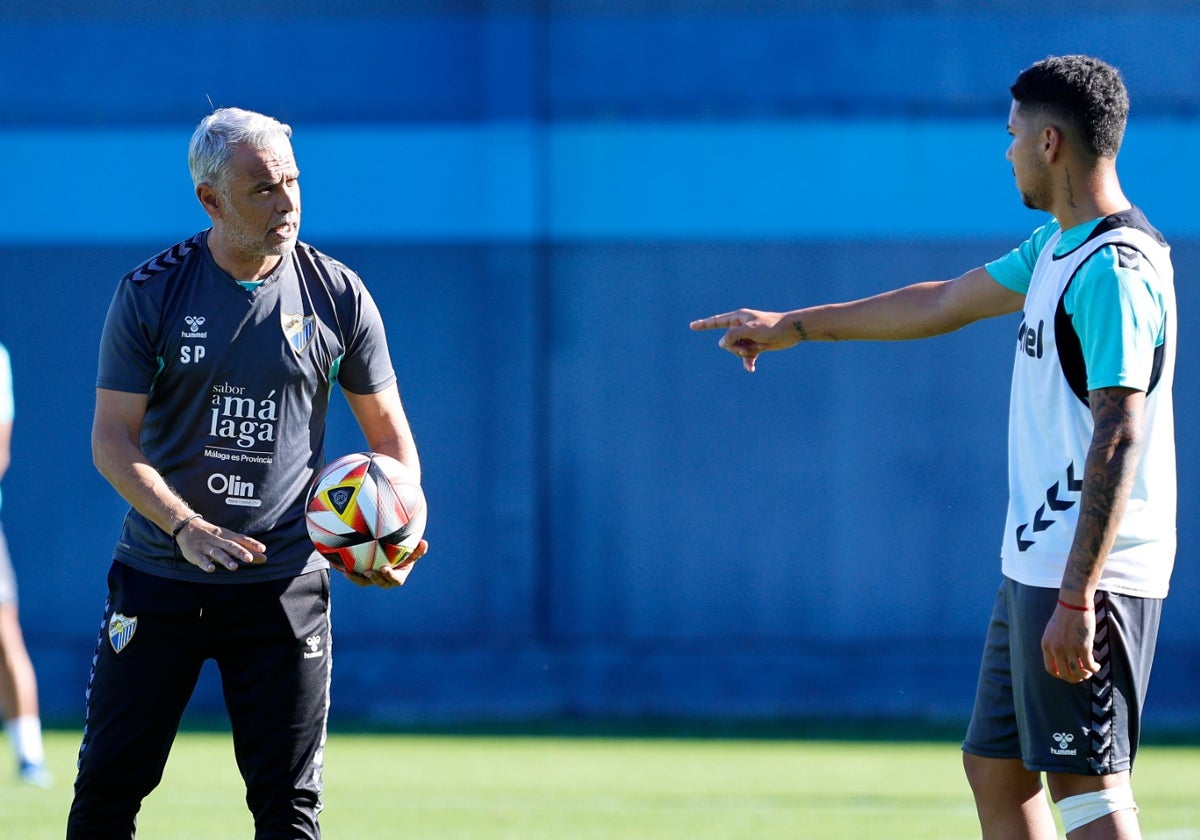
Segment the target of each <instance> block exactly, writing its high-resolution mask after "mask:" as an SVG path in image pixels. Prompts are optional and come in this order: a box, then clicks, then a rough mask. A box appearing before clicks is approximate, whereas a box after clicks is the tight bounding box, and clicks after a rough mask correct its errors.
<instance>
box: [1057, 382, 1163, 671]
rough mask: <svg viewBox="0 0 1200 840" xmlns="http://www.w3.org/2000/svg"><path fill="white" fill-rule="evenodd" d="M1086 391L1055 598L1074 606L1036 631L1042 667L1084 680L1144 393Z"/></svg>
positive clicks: (1092, 665) (1091, 667)
mask: <svg viewBox="0 0 1200 840" xmlns="http://www.w3.org/2000/svg"><path fill="white" fill-rule="evenodd" d="M1088 396H1089V402H1090V403H1091V407H1092V420H1093V422H1094V424H1095V427H1094V429H1093V431H1092V442H1091V446H1090V448H1089V449H1088V454H1087V462H1086V466H1085V471H1084V480H1083V495H1082V497H1081V498H1080V502H1079V504H1080V511H1079V524H1078V526H1076V529H1075V539H1074V542H1073V543H1072V545H1071V553H1070V555H1069V556H1068V557H1067V568H1066V570H1065V571H1064V572H1063V579H1062V586H1061V588H1060V589H1059V599H1060V601H1061V602H1063V603H1065V604H1069V605H1071V606H1074V607H1076V609H1071V608H1070V607H1069V606H1063V605H1062V604H1061V603H1060V605H1059V606H1058V608H1057V609H1056V610H1055V612H1054V615H1053V617H1051V619H1050V622H1049V624H1047V625H1046V631H1045V633H1044V634H1043V636H1042V654H1043V656H1044V657H1045V661H1046V670H1047V671H1049V672H1050V673H1051V674H1054V675H1055V676H1057V677H1061V678H1062V679H1064V680H1067V681H1068V682H1079V681H1080V680H1084V679H1087V678H1088V677H1090V676H1092V675H1093V674H1094V673H1095V672H1096V669H1097V668H1098V667H1099V666H1098V664H1097V663H1096V661H1095V659H1094V658H1093V656H1092V640H1093V638H1094V635H1095V631H1096V616H1095V612H1094V611H1093V610H1092V609H1091V608H1092V605H1093V597H1094V596H1095V594H1096V587H1097V586H1098V584H1099V582H1100V573H1101V572H1102V571H1103V570H1104V563H1105V561H1106V560H1107V559H1108V553H1109V551H1111V550H1112V546H1113V542H1114V540H1115V539H1116V535H1117V528H1118V526H1119V525H1120V523H1121V517H1122V516H1123V515H1124V513H1125V505H1126V503H1127V502H1128V501H1129V492H1130V489H1131V488H1132V486H1133V478H1134V474H1135V473H1136V472H1137V465H1138V459H1139V458H1140V457H1141V451H1142V441H1143V432H1142V428H1143V422H1142V421H1143V412H1144V409H1145V406H1146V395H1145V393H1143V392H1142V391H1135V390H1132V389H1130V388H1101V389H1099V390H1095V391H1091V392H1090V393H1089V395H1088ZM1080 608H1087V609H1080Z"/></svg>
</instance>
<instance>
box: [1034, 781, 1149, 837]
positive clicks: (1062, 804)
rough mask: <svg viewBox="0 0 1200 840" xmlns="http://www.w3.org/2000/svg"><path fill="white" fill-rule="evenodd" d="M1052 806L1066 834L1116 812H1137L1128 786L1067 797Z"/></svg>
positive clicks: (1131, 790)
mask: <svg viewBox="0 0 1200 840" xmlns="http://www.w3.org/2000/svg"><path fill="white" fill-rule="evenodd" d="M1054 804H1056V805H1057V806H1058V813H1059V814H1061V815H1062V821H1063V826H1064V827H1065V828H1066V829H1067V832H1068V833H1070V832H1072V831H1074V830H1075V829H1077V828H1079V827H1080V826H1081V825H1087V824H1088V823H1090V822H1095V821H1096V820H1098V819H1100V818H1101V817H1105V816H1108V815H1109V814H1114V813H1116V812H1117V811H1124V810H1127V809H1129V808H1132V809H1133V810H1134V811H1136V810H1137V803H1136V802H1134V801H1133V788H1132V787H1130V786H1129V785H1122V786H1121V787H1114V788H1105V789H1104V790H1097V791H1094V792H1092V793H1081V794H1079V795H1078V796H1068V797H1066V798H1064V799H1060V800H1058V802H1056V803H1054Z"/></svg>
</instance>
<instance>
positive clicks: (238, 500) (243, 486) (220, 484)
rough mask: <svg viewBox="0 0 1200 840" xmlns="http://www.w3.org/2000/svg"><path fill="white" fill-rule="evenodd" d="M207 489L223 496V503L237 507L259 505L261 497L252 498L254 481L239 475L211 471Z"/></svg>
mask: <svg viewBox="0 0 1200 840" xmlns="http://www.w3.org/2000/svg"><path fill="white" fill-rule="evenodd" d="M208 489H209V491H210V492H212V493H216V494H217V495H218V496H224V497H225V504H227V505H236V506H238V507H259V506H260V505H261V504H262V500H261V499H256V498H254V483H253V482H250V481H243V480H242V477H241V476H240V475H222V474H221V473H213V474H212V475H210V476H209V477H208Z"/></svg>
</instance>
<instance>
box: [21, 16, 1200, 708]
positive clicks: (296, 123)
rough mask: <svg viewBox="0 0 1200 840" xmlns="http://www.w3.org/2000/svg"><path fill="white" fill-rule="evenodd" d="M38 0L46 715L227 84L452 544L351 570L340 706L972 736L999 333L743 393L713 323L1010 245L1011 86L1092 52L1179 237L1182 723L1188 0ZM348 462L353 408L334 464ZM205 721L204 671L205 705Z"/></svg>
mask: <svg viewBox="0 0 1200 840" xmlns="http://www.w3.org/2000/svg"><path fill="white" fill-rule="evenodd" d="M23 5H25V6H28V8H23V9H19V10H14V9H13V8H12V7H11V6H9V5H4V6H0V185H3V186H2V187H0V341H3V342H4V343H6V344H7V345H8V346H9V348H10V350H11V353H12V357H13V362H14V366H15V376H16V398H17V412H18V416H17V424H16V429H15V440H14V460H13V465H12V468H11V470H10V472H9V474H8V475H7V476H6V478H5V484H4V489H5V494H4V500H5V506H4V510H3V517H4V525H5V529H6V531H7V533H8V537H9V540H10V543H11V548H12V552H13V555H14V558H15V562H16V565H17V569H18V574H19V577H20V582H21V599H22V600H21V610H22V616H23V623H24V626H25V630H26V634H27V638H28V642H29V645H30V648H31V651H32V654H33V656H34V659H35V663H36V665H37V668H38V672H39V677H40V680H41V690H42V703H43V707H44V710H45V713H46V715H47V717H50V718H52V719H58V720H62V721H65V722H67V723H70V724H74V723H75V722H77V721H78V720H79V719H80V718H81V715H82V709H83V686H84V683H85V680H86V676H87V669H88V665H89V662H90V658H91V650H92V646H93V644H94V640H95V638H96V633H97V629H98V626H99V620H100V616H101V610H102V607H103V601H104V576H105V572H106V569H107V566H108V563H109V558H110V553H109V552H110V549H111V545H112V543H113V541H114V539H115V537H116V533H117V529H118V526H119V523H120V520H121V517H122V515H123V513H124V510H125V505H124V503H123V502H122V501H121V500H120V499H119V498H118V497H117V496H116V494H115V493H114V492H113V491H112V490H111V489H110V488H109V487H108V485H107V484H106V483H105V482H104V481H103V480H102V479H100V477H99V476H98V475H97V474H96V472H95V470H94V469H93V467H92V465H91V459H90V452H89V446H88V434H89V427H90V422H91V409H92V400H93V387H94V375H95V356H96V349H95V348H96V342H97V339H98V335H99V331H100V326H101V323H102V320H103V316H104V312H105V309H106V307H107V304H108V300H109V297H110V295H111V293H112V290H113V287H114V285H115V284H116V282H117V280H118V278H119V277H120V276H121V275H122V274H124V273H125V272H126V271H127V270H129V269H130V268H131V267H133V266H135V265H137V264H138V263H140V262H141V261H142V260H143V259H145V258H146V257H148V256H150V255H152V254H153V253H156V252H157V251H158V250H160V249H162V248H163V247H165V246H167V245H169V244H171V243H173V242H175V241H178V240H180V239H183V238H185V237H187V236H189V235H190V234H192V233H193V232H195V231H196V230H198V229H201V228H202V227H204V226H205V225H206V223H207V220H206V217H204V215H203V214H202V213H201V211H200V209H199V206H198V205H197V203H196V201H195V199H194V197H193V194H192V190H191V184H190V180H189V178H188V174H187V169H186V144H187V140H188V137H189V136H190V133H191V130H192V128H193V126H194V125H195V123H196V122H197V121H198V120H199V119H200V117H201V116H203V115H204V113H206V112H207V111H208V110H209V108H210V103H211V104H215V105H239V106H243V107H249V108H255V109H258V110H262V111H265V112H267V113H271V114H273V115H275V116H278V117H280V118H281V119H283V120H285V121H287V122H290V123H291V124H292V125H293V127H294V129H295V136H294V145H295V148H296V152H297V155H298V159H299V162H300V166H301V169H302V172H303V176H302V183H303V186H304V200H305V213H304V225H303V231H302V237H303V238H304V239H305V240H306V241H308V242H311V243H312V244H314V245H316V246H317V247H319V248H321V249H322V250H324V251H326V252H328V253H331V254H333V255H334V256H337V257H338V258H340V259H342V260H344V261H345V262H347V263H348V264H349V265H351V266H352V267H354V268H355V269H356V270H358V271H359V273H360V274H362V276H363V277H364V278H365V279H366V281H367V283H368V284H369V285H370V287H371V289H372V290H373V292H374V294H375V296H376V298H377V299H378V301H379V303H380V305H381V308H382V309H383V311H384V313H385V317H386V318H387V319H388V322H389V324H390V340H391V343H392V351H393V355H394V358H395V359H396V361H397V365H398V368H399V375H400V380H401V387H402V393H403V395H404V398H405V401H406V405H407V408H408V411H409V414H410V417H411V420H412V424H413V426H414V430H415V432H416V435H417V438H418V442H419V444H420V446H421V450H422V457H423V462H424V466H425V474H426V479H425V481H426V492H427V495H428V497H429V500H430V505H431V519H430V527H429V532H428V536H429V539H430V542H431V544H432V549H431V553H430V555H429V557H428V558H427V559H426V560H423V561H422V562H421V563H420V564H419V566H418V569H417V571H416V572H415V573H414V575H413V577H412V578H411V580H410V583H409V585H408V586H406V587H405V588H404V589H403V590H401V591H399V592H387V593H385V592H375V591H361V590H358V589H357V588H355V587H353V586H350V585H349V584H344V585H341V586H338V587H337V592H336V593H335V598H336V601H335V628H336V640H337V648H336V650H337V653H336V658H337V669H336V674H337V676H336V683H335V691H334V714H335V720H343V721H350V720H358V721H365V722H388V723H418V724H420V723H431V722H432V723H461V722H472V721H496V720H527V719H535V718H611V717H623V718H647V717H659V718H679V717H690V718H696V719H712V718H733V719H764V720H776V719H786V718H794V717H800V716H816V715H821V716H824V715H842V716H849V717H893V718H919V719H929V720H938V721H945V720H951V721H958V720H962V719H963V718H965V716H966V715H967V713H968V712H969V707H970V699H971V696H972V692H973V688H974V681H975V673H976V662H977V656H978V650H979V647H980V644H981V641H982V635H983V630H984V626H985V623H986V620H987V617H988V614H989V612H990V607H991V602H992V597H993V593H994V591H995V588H996V586H997V584H998V582H999V560H998V551H999V543H1000V536H1001V528H1002V526H1003V518H1004V504H1005V487H1004V484H1005V476H1004V465H1005V460H1004V452H1003V448H1004V442H1005V428H1004V427H1005V419H1006V401H1007V388H1008V377H1009V365H1010V361H1011V353H1012V340H1013V336H1014V334H1015V332H1016V329H1017V325H1018V322H1019V317H1017V316H1014V317H1013V318H1012V319H1000V320H997V321H995V322H989V323H984V324H978V325H975V326H973V327H971V328H969V329H966V330H963V331H961V332H959V333H956V334H953V335H950V336H945V337H942V338H937V339H932V340H929V341H925V342H916V343H907V344H873V343H862V344H845V345H837V346H834V345H817V346H810V347H804V348H800V349H797V350H795V351H792V352H790V353H787V354H780V355H777V356H774V357H771V358H767V359H764V360H763V361H762V362H761V365H760V371H759V373H757V374H756V375H754V376H748V375H746V374H745V373H744V372H742V370H741V368H740V365H739V364H738V363H737V361H736V360H734V359H733V358H732V357H730V356H728V355H727V354H725V353H723V352H721V351H719V350H718V349H717V348H716V347H715V342H716V339H717V336H716V335H715V334H714V335H696V334H692V333H690V332H689V331H688V329H687V324H688V322H689V321H690V320H691V319H693V318H695V317H698V316H702V315H707V314H711V313H713V312H718V311H724V310H727V309H731V308H735V307H737V306H743V305H745V306H757V307H762V308H790V307H793V306H798V305H801V304H804V303H815V302H821V301H825V300H830V299H843V298H849V297H856V296H862V295H866V294H870V293H873V292H876V291H880V290H882V289H885V288H889V287H892V286H894V285H897V284H900V283H905V282H910V281H915V280H920V279H929V278H945V277H951V276H955V275H957V274H959V273H961V272H962V271H965V270H967V269H969V268H971V267H974V266H976V265H979V264H981V263H982V262H984V261H986V260H988V259H991V258H994V257H996V256H998V255H1000V254H1002V253H1004V252H1005V251H1007V250H1008V249H1010V248H1012V247H1014V246H1015V245H1017V244H1018V243H1019V242H1020V241H1022V240H1023V239H1024V238H1025V237H1026V236H1027V235H1028V233H1029V232H1030V231H1031V230H1032V229H1033V228H1034V227H1036V226H1037V225H1039V224H1041V222H1042V221H1043V217H1041V216H1039V215H1038V214H1036V213H1032V212H1031V211H1028V210H1026V209H1024V208H1023V207H1022V206H1021V203H1020V201H1019V199H1018V197H1017V195H1016V192H1015V189H1014V187H1013V183H1012V175H1011V170H1010V166H1009V165H1008V163H1007V162H1006V161H1005V160H1004V153H1005V149H1006V148H1007V145H1008V137H1007V135H1006V133H1005V122H1006V117H1007V111H1008V104H1009V97H1008V93H1007V90H1008V85H1009V84H1010V83H1011V81H1012V79H1013V78H1014V77H1015V75H1016V73H1017V72H1019V71H1020V70H1021V69H1022V68H1023V67H1025V66H1026V65H1028V64H1029V63H1031V62H1032V61H1035V60H1037V59H1039V58H1042V57H1044V56H1045V55H1048V54H1051V53H1063V52H1090V53H1094V54H1097V55H1100V56H1102V57H1104V58H1106V59H1107V60H1109V61H1112V62H1113V63H1115V64H1117V65H1118V66H1120V67H1121V68H1122V69H1123V71H1124V73H1125V76H1126V80H1127V82H1128V84H1129V87H1130V91H1131V95H1132V99H1133V115H1132V123H1131V126H1130V130H1129V132H1128V135H1127V139H1126V146H1125V150H1124V151H1123V152H1122V156H1121V160H1120V170H1121V173H1122V177H1123V180H1124V182H1125V186H1126V191H1127V192H1128V193H1129V194H1130V195H1131V197H1132V198H1133V199H1134V200H1135V201H1136V202H1137V203H1138V204H1140V205H1141V206H1142V207H1143V208H1144V209H1145V210H1146V211H1147V213H1148V214H1149V215H1150V217H1151V218H1152V219H1153V220H1154V221H1155V222H1156V223H1157V225H1158V226H1159V227H1160V228H1161V229H1162V230H1163V231H1164V233H1165V234H1166V235H1167V236H1168V238H1169V239H1170V240H1171V241H1172V243H1173V244H1174V246H1175V258H1176V269H1177V273H1178V286H1179V300H1180V307H1181V310H1182V318H1183V331H1182V333H1183V335H1182V341H1181V354H1180V359H1179V370H1178V384H1177V401H1178V413H1179V419H1180V422H1179V451H1180V487H1181V500H1180V501H1181V506H1180V555H1179V563H1178V566H1177V572H1176V577H1175V585H1174V590H1173V593H1172V597H1171V598H1170V599H1169V600H1168V605H1167V609H1166V613H1165V618H1164V626H1163V632H1162V643H1161V648H1160V650H1161V654H1160V659H1159V663H1158V665H1157V669H1156V675H1155V682H1154V685H1153V689H1152V692H1151V697H1150V701H1149V708H1148V715H1149V722H1150V725H1151V726H1155V725H1158V726H1163V727H1166V726H1194V725H1195V724H1197V723H1200V711H1198V710H1197V707H1196V705H1195V703H1194V698H1195V696H1196V693H1197V691H1200V635H1198V631H1197V630H1196V627H1195V623H1194V622H1191V621H1189V620H1187V618H1186V616H1187V614H1188V610H1189V608H1190V605H1191V604H1193V603H1195V602H1196V601H1197V599H1200V572H1197V567H1196V563H1195V562H1194V560H1195V556H1196V552H1197V545H1198V543H1200V522H1198V521H1197V507H1198V503H1200V502H1198V497H1197V492H1196V489H1195V488H1196V487H1197V486H1198V481H1197V479H1200V464H1198V461H1197V440H1196V437H1195V434H1194V431H1193V430H1194V424H1193V423H1192V422H1191V420H1190V418H1191V417H1193V416H1195V413H1196V410H1197V405H1196V403H1197V397H1196V381H1197V360H1196V356H1195V354H1194V353H1193V352H1192V351H1191V340H1190V338H1189V336H1190V335H1191V332H1192V331H1191V330H1190V329H1189V325H1191V324H1193V323H1194V318H1193V316H1192V313H1193V312H1194V311H1195V306H1196V303H1197V293H1196V291H1195V290H1194V286H1193V283H1192V280H1193V278H1194V277H1195V275H1196V269H1197V267H1200V214H1197V213H1196V212H1195V211H1194V202H1193V197H1194V196H1195V195H1196V194H1197V192H1198V187H1200V167H1197V166H1196V163H1195V161H1196V159H1197V153H1198V152H1200V119H1198V118H1197V114H1200V58H1197V55H1196V54H1195V52H1194V50H1192V49H1191V48H1190V46H1189V45H1194V44H1195V43H1197V42H1198V41H1200V12H1195V11H1192V10H1191V9H1189V7H1188V4H1183V3H1171V2H1161V3H1155V2H1148V3H1142V4H1139V11H1138V12H1137V13H1136V14H1134V13H1120V14H1114V13H1112V12H1111V11H1109V10H1104V11H1103V12H1102V13H1101V12H1097V13H1096V14H1094V15H1092V14H1089V13H1088V12H1086V11H1083V12H1080V11H1076V12H1073V13H1072V14H1071V15H1069V16H1062V17H1056V16H1055V15H1054V14H1053V13H1047V12H1046V11H1045V10H1044V9H1043V8H1042V7H1041V4H1037V3H1033V2H1023V1H1019V0H1010V2H1004V3H998V4H991V5H990V6H989V7H988V10H984V11H980V10H978V9H976V8H975V6H976V5H978V4H973V3H966V2H963V3H956V2H949V3H947V2H939V3H928V2H902V1H901V0H891V1H890V2H885V0H879V2H871V1H870V0H867V1H866V2H854V3H817V2H783V0H778V2H764V3H745V2H736V3H735V2H721V1H720V0H705V1H704V2H699V0H698V1H697V2H693V3H688V2H666V0H662V2H654V0H646V1H645V2H633V0H614V1H613V2H600V0H592V2H585V0H575V1H574V2H571V0H561V1H560V2H555V0H543V2H532V0H530V1H529V2H519V0H511V1H510V2H503V1H498V2H484V0H479V1H478V2H408V3H388V2H384V0H375V2H369V0H357V2H340V3H336V4H334V3H319V2H316V0H308V1H307V2H297V0H292V2H287V3H284V2H269V0H239V2H236V3H234V2H213V1H212V0H210V1H209V2H203V3H202V2H200V0H176V2H174V3H172V4H169V8H163V5H164V4H160V3H157V2H151V0H136V2H126V3H122V4H110V5H116V6H117V8H115V9H112V8H106V9H104V10H103V11H99V10H98V7H97V6H96V4H92V3H85V2H83V0H43V2H41V3H39V4H36V5H35V4H23ZM1166 32H1170V33H1172V37H1170V38H1164V37H1162V36H1163V33H1166ZM361 445H362V444H361V441H360V439H359V437H358V434H357V431H356V429H355V427H354V425H353V422H352V420H351V419H350V418H349V415H348V414H347V413H346V412H345V410H344V408H339V416H338V421H337V422H336V423H335V431H334V433H333V437H332V439H331V440H330V444H329V449H330V452H331V453H339V452H342V451H350V450H357V449H359V448H361ZM131 690H136V687H131ZM219 708H220V699H219V691H218V688H217V686H216V683H215V677H214V676H213V675H212V674H207V673H206V677H205V680H204V681H203V683H202V685H201V688H200V690H199V692H198V694H197V697H196V698H195V701H194V709H195V710H197V711H200V712H204V711H215V710H218V709H219Z"/></svg>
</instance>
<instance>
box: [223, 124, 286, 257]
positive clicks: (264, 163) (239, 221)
mask: <svg viewBox="0 0 1200 840" xmlns="http://www.w3.org/2000/svg"><path fill="white" fill-rule="evenodd" d="M227 172H228V173H229V180H228V182H227V184H226V185H225V189H224V190H222V191H221V196H222V199H223V200H222V202H221V211H222V212H221V217H220V223H221V229H220V234H221V237H222V239H223V241H224V242H225V243H226V245H227V246H228V247H229V248H230V249H231V250H232V251H234V252H235V253H236V255H237V257H238V258H239V259H244V260H253V259H257V258H260V257H269V256H282V255H284V254H288V253H290V252H291V250H292V248H294V247H295V245H296V237H297V236H299V234H300V170H299V169H297V168H296V160H295V158H294V157H293V155H292V146H291V144H290V143H288V142H287V141H286V140H281V141H279V142H277V143H274V144H272V145H271V146H270V147H268V148H266V149H255V148H253V147H251V146H247V145H242V146H238V147H237V148H236V149H235V150H234V153H233V157H232V158H230V161H229V167H228V169H227Z"/></svg>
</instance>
